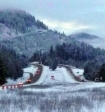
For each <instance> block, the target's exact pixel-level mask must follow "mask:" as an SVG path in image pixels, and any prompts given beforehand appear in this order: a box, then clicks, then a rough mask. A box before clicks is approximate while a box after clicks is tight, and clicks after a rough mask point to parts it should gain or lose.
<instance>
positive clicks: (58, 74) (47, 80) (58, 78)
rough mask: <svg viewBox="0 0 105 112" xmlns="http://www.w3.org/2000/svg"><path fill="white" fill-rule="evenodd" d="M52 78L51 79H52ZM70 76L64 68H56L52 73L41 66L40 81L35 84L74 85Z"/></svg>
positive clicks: (47, 68)
mask: <svg viewBox="0 0 105 112" xmlns="http://www.w3.org/2000/svg"><path fill="white" fill-rule="evenodd" d="M52 76H53V78H52ZM76 82H77V81H75V80H74V79H73V78H72V76H71V75H69V74H68V72H67V71H66V69H65V68H63V67H62V68H58V67H57V69H56V70H55V71H52V70H50V69H49V67H47V66H43V73H42V75H41V77H40V79H39V80H38V81H37V82H36V83H35V84H41V85H51V84H65V83H76Z"/></svg>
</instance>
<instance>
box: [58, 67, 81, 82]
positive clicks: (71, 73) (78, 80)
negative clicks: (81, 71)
mask: <svg viewBox="0 0 105 112" xmlns="http://www.w3.org/2000/svg"><path fill="white" fill-rule="evenodd" d="M59 66H62V67H65V68H66V70H67V71H68V73H69V75H71V77H72V78H73V79H74V80H76V81H77V82H83V81H82V80H81V79H79V78H78V77H77V76H75V75H74V73H73V72H72V69H71V68H70V66H67V65H59Z"/></svg>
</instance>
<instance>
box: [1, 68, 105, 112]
mask: <svg viewBox="0 0 105 112" xmlns="http://www.w3.org/2000/svg"><path fill="white" fill-rule="evenodd" d="M34 70H37V68H34V66H31V67H29V68H25V69H24V71H25V72H31V73H34V72H35V71H34ZM72 71H73V73H74V74H75V75H76V76H78V75H82V74H83V70H82V69H76V68H73V69H72ZM77 72H79V73H77ZM25 76H26V75H25ZM52 76H53V77H52ZM27 78H28V75H27ZM32 85H33V86H29V87H26V88H24V87H23V88H20V89H8V90H6V89H5V90H2V91H0V102H1V103H0V111H2V112H12V110H13V111H18V112H105V108H104V107H105V83H95V82H78V81H76V80H75V79H74V78H73V77H72V75H71V74H69V73H68V71H66V68H64V67H61V68H57V69H56V70H55V71H52V70H50V69H49V68H48V67H47V66H43V72H42V75H41V77H40V79H39V80H38V81H37V82H36V83H35V84H32ZM4 97H5V99H4ZM4 104H5V105H4Z"/></svg>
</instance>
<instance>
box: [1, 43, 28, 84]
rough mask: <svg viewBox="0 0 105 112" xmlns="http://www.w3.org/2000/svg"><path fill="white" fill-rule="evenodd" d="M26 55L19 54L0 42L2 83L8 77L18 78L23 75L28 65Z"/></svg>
mask: <svg viewBox="0 0 105 112" xmlns="http://www.w3.org/2000/svg"><path fill="white" fill-rule="evenodd" d="M27 63H28V62H27V59H26V57H25V56H18V55H17V54H16V53H15V51H13V50H9V49H7V48H5V47H4V46H2V45H1V44H0V83H1V82H2V81H5V80H6V78H8V77H9V78H13V79H17V78H18V77H21V76H22V75H23V70H22V69H23V68H24V67H25V66H27Z"/></svg>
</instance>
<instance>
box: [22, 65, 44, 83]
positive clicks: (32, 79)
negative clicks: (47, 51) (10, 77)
mask: <svg viewBox="0 0 105 112" xmlns="http://www.w3.org/2000/svg"><path fill="white" fill-rule="evenodd" d="M31 65H34V66H36V67H38V69H37V70H40V72H39V74H34V76H33V74H32V73H29V72H25V73H29V74H30V78H29V79H31V82H30V83H28V82H25V83H24V85H26V84H33V83H35V82H36V81H38V79H39V78H40V76H41V74H42V72H43V67H42V65H40V64H31Z"/></svg>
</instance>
